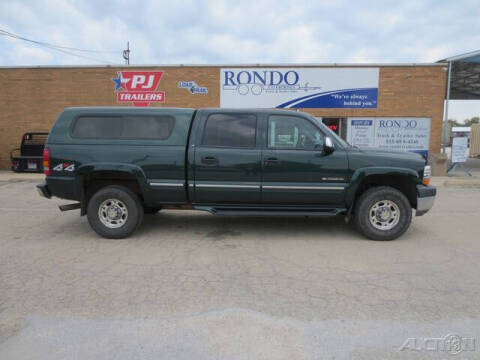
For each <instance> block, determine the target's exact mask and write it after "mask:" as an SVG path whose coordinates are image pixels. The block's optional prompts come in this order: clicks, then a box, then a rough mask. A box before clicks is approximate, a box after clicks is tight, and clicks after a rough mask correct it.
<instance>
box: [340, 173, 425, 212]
mask: <svg viewBox="0 0 480 360" xmlns="http://www.w3.org/2000/svg"><path fill="white" fill-rule="evenodd" d="M374 175H380V176H401V177H403V178H405V179H406V180H407V181H411V182H412V185H417V184H420V183H421V181H420V177H419V176H418V173H417V172H416V171H415V170H413V169H409V168H398V167H389V166H371V167H365V168H358V169H356V170H355V171H354V172H353V174H352V177H351V179H350V184H349V185H348V186H347V188H345V204H346V205H347V207H348V208H353V205H354V202H355V197H356V194H357V191H358V189H359V187H360V186H361V184H362V182H363V181H364V180H365V179H367V178H368V177H369V176H374Z"/></svg>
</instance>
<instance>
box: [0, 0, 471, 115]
mask: <svg viewBox="0 0 480 360" xmlns="http://www.w3.org/2000/svg"><path fill="white" fill-rule="evenodd" d="M479 19H480V3H479V1H478V0H456V1H452V0H431V1H430V0H425V1H420V0H416V1H409V0H405V1H398V0H395V1H389V0H385V1H371V0H364V1H342V0H328V1H305V0H295V1H282V0H269V1H266V0H265V1H264V0H253V1H250V0H243V1H239V0H236V1H215V0H210V1H206V0H205V1H202V0H196V1H189V0H183V1H180V0H179V1H174V0H170V1H160V0H142V1H127V0H118V1H110V0H105V1H102V0H83V1H74V0H30V1H28V0H25V1H14V0H0V29H1V30H6V31H8V32H11V33H14V34H17V35H20V36H22V37H26V38H29V39H33V40H37V41H42V42H48V43H52V44H55V45H61V46H66V47H74V48H80V49H87V50H96V51H102V52H101V53H94V52H80V53H78V54H81V56H83V57H75V56H72V55H69V54H65V53H62V52H58V51H55V50H52V49H48V48H44V47H41V46H37V45H34V44H31V43H28V42H25V41H21V40H16V39H12V38H10V37H6V36H0V49H1V50H2V56H1V57H0V66H21V65H86V64H99V65H101V64H106V63H107V64H108V63H111V64H121V63H123V59H122V53H121V50H123V49H125V47H126V42H127V41H129V42H130V48H131V61H130V62H131V64H133V65H135V64H239V63H255V64H258V63H260V64H261V63H365V62H368V63H391V62H395V63H397V62H400V63H404V62H408V63H412V62H435V61H438V60H440V59H443V58H446V57H449V56H454V55H458V54H462V53H465V52H469V51H473V50H478V49H480V21H479ZM103 51H104V52H103ZM449 114H450V116H449V117H450V118H453V119H457V120H463V119H465V118H470V117H472V116H480V101H452V102H451V103H450V111H449Z"/></svg>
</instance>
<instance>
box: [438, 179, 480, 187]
mask: <svg viewBox="0 0 480 360" xmlns="http://www.w3.org/2000/svg"><path fill="white" fill-rule="evenodd" d="M431 184H432V185H433V186H438V187H450V188H453V187H457V188H464V189H480V177H478V176H469V177H454V176H453V177H449V176H434V177H432V181H431Z"/></svg>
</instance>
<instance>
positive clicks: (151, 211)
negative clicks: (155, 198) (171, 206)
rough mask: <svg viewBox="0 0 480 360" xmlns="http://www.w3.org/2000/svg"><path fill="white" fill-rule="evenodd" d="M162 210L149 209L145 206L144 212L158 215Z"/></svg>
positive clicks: (157, 208)
mask: <svg viewBox="0 0 480 360" xmlns="http://www.w3.org/2000/svg"><path fill="white" fill-rule="evenodd" d="M160 210H162V208H161V207H149V206H144V207H143V212H144V213H145V214H156V213H158V212H159V211H160Z"/></svg>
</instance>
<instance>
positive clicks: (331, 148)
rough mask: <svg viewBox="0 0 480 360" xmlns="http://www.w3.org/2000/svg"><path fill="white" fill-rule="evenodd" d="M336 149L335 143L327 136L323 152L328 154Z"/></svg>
mask: <svg viewBox="0 0 480 360" xmlns="http://www.w3.org/2000/svg"><path fill="white" fill-rule="evenodd" d="M334 151H335V144H334V143H333V140H332V139H331V138H330V137H328V136H327V137H326V138H325V144H324V145H323V152H324V153H325V154H326V155H328V154H331V153H332V152H334Z"/></svg>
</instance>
